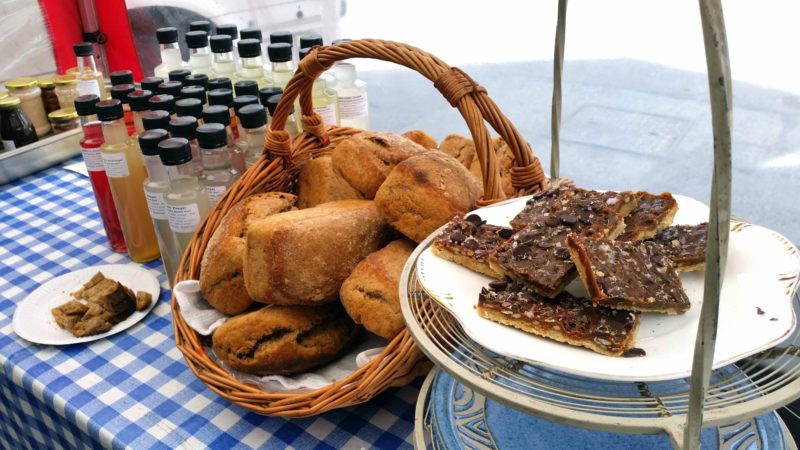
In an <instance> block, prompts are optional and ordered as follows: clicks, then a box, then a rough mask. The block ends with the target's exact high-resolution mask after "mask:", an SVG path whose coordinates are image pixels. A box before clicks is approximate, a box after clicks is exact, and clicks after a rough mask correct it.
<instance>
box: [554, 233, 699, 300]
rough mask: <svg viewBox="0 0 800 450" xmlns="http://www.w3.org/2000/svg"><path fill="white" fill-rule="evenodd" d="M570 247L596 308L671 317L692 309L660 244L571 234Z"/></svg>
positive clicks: (568, 243) (568, 242)
mask: <svg viewBox="0 0 800 450" xmlns="http://www.w3.org/2000/svg"><path fill="white" fill-rule="evenodd" d="M567 247H568V248H569V252H570V254H571V255H572V259H573V260H574V261H575V265H576V266H577V268H578V273H579V274H580V276H581V280H582V281H583V284H584V286H586V290H587V291H588V292H589V296H590V297H591V299H592V301H593V302H594V303H595V304H596V305H603V306H609V307H611V308H616V309H623V310H628V311H645V312H660V313H668V314H683V313H684V312H686V310H688V309H689V307H690V306H691V305H690V303H689V298H688V297H687V296H686V293H685V292H684V291H683V286H682V285H681V280H680V278H678V274H677V272H675V269H674V268H673V267H672V263H670V261H669V258H668V257H667V254H666V252H664V249H663V247H662V246H661V245H660V244H657V243H655V242H650V241H642V242H613V241H610V240H608V239H587V238H583V237H579V236H577V235H575V234H571V235H569V236H568V237H567Z"/></svg>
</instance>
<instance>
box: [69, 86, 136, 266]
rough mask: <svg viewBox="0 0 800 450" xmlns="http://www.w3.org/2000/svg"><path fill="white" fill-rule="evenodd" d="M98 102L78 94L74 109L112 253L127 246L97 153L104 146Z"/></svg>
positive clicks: (93, 97)
mask: <svg viewBox="0 0 800 450" xmlns="http://www.w3.org/2000/svg"><path fill="white" fill-rule="evenodd" d="M99 101H100V98H98V97H97V96H96V95H94V94H92V95H81V96H80V97H78V98H76V99H75V111H77V112H78V117H80V121H81V128H82V129H83V139H81V144H80V145H81V154H82V155H83V162H84V164H86V171H87V172H88V173H89V182H90V183H91V184H92V191H93V192H94V199H95V201H96V202H97V210H98V211H99V212H100V220H101V221H102V222H103V228H104V229H105V231H106V237H107V238H108V244H109V245H110V246H111V249H112V250H114V251H115V252H120V253H124V252H126V251H128V249H127V247H126V246H125V238H124V237H123V235H122V227H120V224H119V216H118V215H117V208H116V207H115V206H114V197H113V196H112V194H111V186H110V185H109V183H108V176H106V169H105V167H103V157H102V155H101V153H100V147H101V146H102V145H103V129H102V124H101V123H100V121H99V120H98V119H97V115H96V114H95V105H96V104H97V103H98V102H99Z"/></svg>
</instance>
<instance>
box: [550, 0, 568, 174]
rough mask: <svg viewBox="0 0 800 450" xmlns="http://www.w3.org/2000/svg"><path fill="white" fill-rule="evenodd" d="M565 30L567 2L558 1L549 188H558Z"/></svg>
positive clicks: (563, 0)
mask: <svg viewBox="0 0 800 450" xmlns="http://www.w3.org/2000/svg"><path fill="white" fill-rule="evenodd" d="M566 28H567V0H558V24H557V25H556V45H555V51H554V53H553V104H552V110H551V121H550V186H551V187H558V179H559V178H558V177H559V167H558V166H559V163H560V161H559V141H560V136H561V134H560V130H561V69H563V68H564V35H565V33H566Z"/></svg>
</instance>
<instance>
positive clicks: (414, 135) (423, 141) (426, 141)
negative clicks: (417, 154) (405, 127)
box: [402, 130, 439, 150]
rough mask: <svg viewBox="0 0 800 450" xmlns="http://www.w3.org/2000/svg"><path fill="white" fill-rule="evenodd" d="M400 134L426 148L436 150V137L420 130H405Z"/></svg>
mask: <svg viewBox="0 0 800 450" xmlns="http://www.w3.org/2000/svg"><path fill="white" fill-rule="evenodd" d="M402 136H403V137H404V138H408V139H411V140H412V141H414V142H416V143H417V144H419V145H421V146H423V147H425V148H427V149H428V150H436V149H437V148H438V147H439V145H438V144H437V143H436V139H434V138H433V136H431V135H430V134H428V133H426V132H424V131H422V130H411V131H406V132H405V133H403V134H402Z"/></svg>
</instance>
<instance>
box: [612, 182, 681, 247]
mask: <svg viewBox="0 0 800 450" xmlns="http://www.w3.org/2000/svg"><path fill="white" fill-rule="evenodd" d="M636 196H637V198H638V200H639V202H638V203H637V204H636V208H633V210H632V211H631V212H630V214H628V215H627V216H625V231H624V232H623V233H622V234H621V235H619V236H618V237H617V240H618V241H641V240H642V239H647V238H650V237H652V236H653V235H654V234H656V232H657V231H658V230H661V229H664V228H666V227H668V226H670V225H671V224H672V219H673V218H674V217H675V213H676V212H677V211H678V202H677V201H675V199H674V198H673V197H672V194H670V193H669V192H664V193H663V194H660V195H654V194H651V193H649V192H637V193H636Z"/></svg>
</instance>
